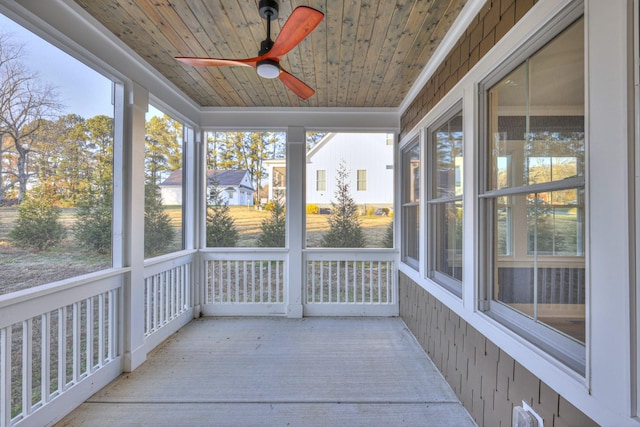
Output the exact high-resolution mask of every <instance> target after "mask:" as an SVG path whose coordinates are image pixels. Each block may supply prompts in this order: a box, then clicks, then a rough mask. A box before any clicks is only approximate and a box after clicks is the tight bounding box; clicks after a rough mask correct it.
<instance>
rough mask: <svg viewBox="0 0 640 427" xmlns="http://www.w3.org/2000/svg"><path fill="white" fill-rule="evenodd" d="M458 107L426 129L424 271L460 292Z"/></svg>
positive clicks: (459, 148) (460, 185)
mask: <svg viewBox="0 0 640 427" xmlns="http://www.w3.org/2000/svg"><path fill="white" fill-rule="evenodd" d="M462 137H463V133H462V107H461V106H460V105H456V106H455V107H454V108H453V109H452V110H451V111H450V113H448V114H447V115H445V116H444V117H443V118H442V119H440V120H439V121H437V122H436V123H435V124H434V125H433V126H431V127H430V128H429V131H428V143H429V155H428V158H427V162H428V163H427V164H428V165H429V168H428V169H429V177H428V190H427V203H428V207H429V209H428V211H427V221H428V224H429V228H428V233H429V238H428V239H427V240H428V251H429V254H428V257H427V259H428V267H427V268H428V274H429V277H431V278H432V279H433V280H435V281H436V282H438V283H440V284H441V285H442V286H444V287H446V288H448V289H449V290H451V291H452V292H453V293H455V294H456V295H458V296H461V295H462V286H461V283H462V142H463V141H462Z"/></svg>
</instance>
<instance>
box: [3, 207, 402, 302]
mask: <svg viewBox="0 0 640 427" xmlns="http://www.w3.org/2000/svg"><path fill="white" fill-rule="evenodd" d="M167 213H168V214H169V216H170V217H171V219H172V224H173V225H174V227H175V228H176V236H178V237H177V239H176V240H177V241H176V245H174V246H176V247H175V248H174V249H178V248H179V242H178V240H179V236H180V234H179V230H180V229H181V225H182V215H181V209H180V208H179V207H169V208H167ZM231 215H232V216H233V217H234V219H235V223H236V226H237V227H238V229H239V231H240V242H239V244H238V246H241V247H254V246H255V242H256V240H257V238H258V236H259V235H260V232H261V228H260V226H261V224H262V221H263V220H264V219H266V218H268V217H269V215H270V212H267V211H260V210H256V209H254V208H253V207H232V208H231ZM328 217H329V216H328V215H320V214H308V215H307V217H306V223H307V226H306V229H307V234H306V236H307V242H306V246H307V247H319V246H320V240H321V239H322V235H323V234H324V232H326V231H327V230H328V229H329V227H328V224H327V219H328ZM16 218H17V210H16V208H15V207H3V208H0V295H3V294H7V293H10V292H15V291H18V290H21V289H26V288H30V287H33V286H38V285H41V284H44V283H51V282H55V281H58V280H63V279H67V278H70V277H75V276H79V275H82V274H86V273H91V272H94V271H99V270H102V269H105V268H109V267H110V266H111V259H110V256H109V255H99V254H95V253H92V252H91V251H88V250H86V249H83V248H81V247H79V246H78V245H77V244H76V243H75V242H74V240H73V236H72V234H71V232H69V235H68V236H67V239H66V240H65V241H64V242H63V244H62V245H60V246H59V247H56V248H53V249H51V250H47V251H43V252H33V251H30V250H28V249H23V248H19V247H16V246H15V245H14V244H13V243H12V242H11V241H10V240H9V239H8V234H9V231H10V230H11V229H12V227H13V224H14V222H15V220H16ZM74 218H75V211H74V209H70V208H65V209H63V212H62V216H61V221H62V223H63V224H64V225H65V227H67V229H68V230H70V228H71V226H72V225H73V222H74ZM390 221H392V218H391V217H384V216H362V217H360V222H361V224H362V228H363V230H364V232H365V236H366V241H367V247H372V248H376V247H381V245H382V240H383V238H384V234H385V230H386V227H387V225H388V223H389V222H390ZM171 250H173V249H171Z"/></svg>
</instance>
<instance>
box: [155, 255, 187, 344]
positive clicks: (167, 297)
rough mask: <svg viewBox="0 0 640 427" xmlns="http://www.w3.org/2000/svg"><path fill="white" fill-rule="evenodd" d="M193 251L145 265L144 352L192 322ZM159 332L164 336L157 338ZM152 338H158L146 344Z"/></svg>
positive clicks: (160, 258)
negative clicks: (153, 336)
mask: <svg viewBox="0 0 640 427" xmlns="http://www.w3.org/2000/svg"><path fill="white" fill-rule="evenodd" d="M194 259H195V251H190V252H188V253H186V254H185V253H183V252H181V253H177V254H176V253H174V254H170V255H166V256H162V257H158V258H154V259H152V260H150V261H147V262H145V266H144V336H145V341H147V342H148V345H147V351H149V350H151V349H152V348H154V347H155V346H156V345H158V344H159V343H161V342H162V341H164V339H165V338H166V337H167V336H168V335H170V334H172V333H173V332H175V331H177V330H178V329H180V328H181V327H182V326H183V325H184V324H186V323H187V322H189V321H190V320H191V319H192V318H193V310H192V309H193V302H192V298H191V295H192V287H193V282H194V281H193V277H194ZM161 329H165V330H164V331H163V333H161V334H158V332H159V331H160V330H161ZM152 335H158V336H157V337H155V339H153V340H149V338H150V337H151V336H152Z"/></svg>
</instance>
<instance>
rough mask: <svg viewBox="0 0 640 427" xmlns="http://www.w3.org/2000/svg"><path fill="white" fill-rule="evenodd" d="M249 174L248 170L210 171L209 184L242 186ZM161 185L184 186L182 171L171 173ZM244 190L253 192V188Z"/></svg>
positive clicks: (208, 175) (208, 174)
mask: <svg viewBox="0 0 640 427" xmlns="http://www.w3.org/2000/svg"><path fill="white" fill-rule="evenodd" d="M247 173H248V172H247V171H246V170H208V171H207V184H212V182H213V180H214V179H215V180H216V181H218V185H220V186H221V187H224V186H240V185H241V184H242V179H243V178H244V176H245V175H246V174H247ZM160 185H182V169H177V170H174V171H173V172H171V174H169V176H168V177H167V179H165V180H164V181H163V182H162V184H160ZM242 187H243V188H246V189H248V190H251V191H253V187H252V186H246V185H242Z"/></svg>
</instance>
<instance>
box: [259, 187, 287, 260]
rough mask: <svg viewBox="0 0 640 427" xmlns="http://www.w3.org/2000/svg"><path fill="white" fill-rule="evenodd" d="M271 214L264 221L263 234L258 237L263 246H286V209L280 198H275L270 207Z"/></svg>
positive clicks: (260, 245)
mask: <svg viewBox="0 0 640 427" xmlns="http://www.w3.org/2000/svg"><path fill="white" fill-rule="evenodd" d="M270 211H271V216H270V217H269V218H266V219H264V220H263V221H262V234H261V235H260V237H258V246H259V247H261V248H284V244H285V224H286V219H285V210H284V205H283V204H282V203H281V202H280V199H279V198H276V199H275V200H273V204H272V205H271V208H270Z"/></svg>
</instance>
